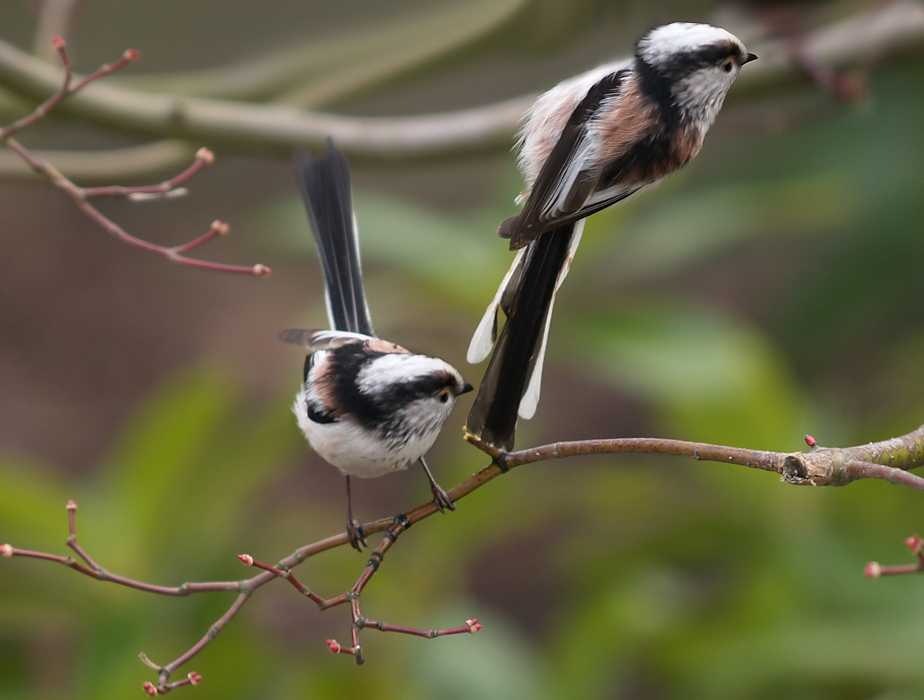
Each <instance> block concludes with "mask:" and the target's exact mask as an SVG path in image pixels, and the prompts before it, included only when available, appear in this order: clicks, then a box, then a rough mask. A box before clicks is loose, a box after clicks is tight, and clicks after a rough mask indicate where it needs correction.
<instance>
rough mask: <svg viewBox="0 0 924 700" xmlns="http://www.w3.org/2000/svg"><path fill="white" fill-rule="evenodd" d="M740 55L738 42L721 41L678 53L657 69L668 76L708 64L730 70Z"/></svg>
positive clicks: (678, 75) (686, 73)
mask: <svg viewBox="0 0 924 700" xmlns="http://www.w3.org/2000/svg"><path fill="white" fill-rule="evenodd" d="M741 55H742V54H741V47H740V46H739V45H738V44H735V43H733V42H731V41H721V42H719V43H717V44H712V45H711V46H704V47H702V48H700V49H697V50H695V51H686V52H683V53H678V54H677V55H676V56H674V57H673V58H672V59H671V60H670V61H669V62H667V63H666V64H664V65H661V66H658V71H659V72H661V73H662V74H664V75H666V76H668V77H682V76H684V75H689V74H690V73H693V72H694V71H696V70H699V69H700V68H707V67H709V66H722V68H723V69H724V70H725V71H731V69H732V64H733V63H734V62H735V60H736V59H739V58H740V57H741ZM725 61H728V63H725ZM739 62H740V61H739Z"/></svg>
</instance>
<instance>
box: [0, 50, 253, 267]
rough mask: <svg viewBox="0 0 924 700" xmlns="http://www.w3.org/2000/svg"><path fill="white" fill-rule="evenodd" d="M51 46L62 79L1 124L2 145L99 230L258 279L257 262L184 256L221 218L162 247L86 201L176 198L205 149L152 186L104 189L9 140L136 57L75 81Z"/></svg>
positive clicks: (205, 158)
mask: <svg viewBox="0 0 924 700" xmlns="http://www.w3.org/2000/svg"><path fill="white" fill-rule="evenodd" d="M54 48H55V50H56V51H57V52H58V56H59V57H60V59H61V65H62V66H63V68H64V77H63V80H62V83H61V86H60V87H59V88H58V90H57V92H55V93H54V94H53V95H52V96H51V97H49V98H48V99H46V100H45V101H44V102H43V103H42V104H40V105H39V106H38V107H36V108H35V110H34V111H33V112H32V113H31V114H28V115H26V116H25V117H23V118H21V119H19V120H17V121H16V122H14V123H12V124H10V125H9V126H7V127H4V128H0V143H3V144H5V145H6V146H7V147H8V148H9V149H10V150H11V151H13V152H14V153H16V154H17V155H18V156H19V157H20V158H21V159H22V160H23V161H24V162H25V163H26V164H27V165H28V166H29V167H30V168H32V170H34V171H35V172H37V173H38V174H40V175H42V176H44V177H45V178H47V179H48V180H49V181H51V182H52V183H53V184H54V185H55V186H57V187H58V188H59V189H61V190H62V191H64V193H65V194H67V195H68V197H70V198H71V199H72V200H73V202H74V204H75V205H76V206H77V208H78V209H80V210H81V211H82V212H83V213H84V214H86V215H87V217H89V218H90V220H91V221H93V222H95V223H96V224H97V225H99V226H100V227H101V228H102V229H103V230H105V231H107V232H108V233H109V234H110V235H112V236H114V237H115V238H117V239H119V240H120V241H122V242H123V243H126V244H128V245H131V246H133V247H135V248H140V249H141V250H145V251H148V252H150V253H154V254H155V255H160V256H162V257H164V258H166V259H168V260H170V261H171V262H174V263H177V264H178V265H185V266H188V267H197V268H201V269H205V270H212V271H215V272H231V273H237V274H247V275H257V276H258V277H266V276H268V275H269V274H270V272H271V271H270V269H269V268H268V267H266V266H265V265H260V264H257V265H252V266H249V267H247V266H242V265H226V264H222V263H215V262H209V261H206V260H199V259H197V258H190V257H188V256H187V255H186V254H187V253H188V252H189V251H191V250H193V249H194V248H198V247H199V246H201V245H202V244H203V243H206V242H208V241H210V240H211V239H213V238H215V237H216V236H219V235H224V234H225V233H227V232H228V225H227V224H225V223H223V222H221V221H215V222H213V223H212V225H211V227H210V228H209V230H208V231H207V232H206V233H205V234H203V235H202V236H200V237H199V238H196V239H194V240H192V241H190V242H188V243H185V244H183V245H179V246H173V247H167V246H160V245H157V244H155V243H150V242H148V241H145V240H142V239H140V238H136V237H135V236H132V235H131V234H129V233H128V232H127V231H125V229H123V228H122V227H121V226H119V225H118V224H116V223H115V222H114V221H112V219H110V218H109V217H107V216H106V215H105V214H103V213H102V212H101V211H100V210H99V209H97V208H96V207H95V206H93V205H92V204H91V203H90V199H92V198H94V197H124V198H126V199H130V200H135V201H141V200H148V199H163V198H169V197H177V196H182V195H184V194H185V193H186V190H185V189H183V188H181V187H179V185H181V184H182V183H184V182H186V181H187V180H189V179H190V178H191V177H193V176H194V175H195V174H196V173H198V172H199V171H200V170H202V168H203V167H205V166H206V165H209V164H211V163H212V162H213V160H214V156H213V155H212V153H211V151H209V150H208V149H206V148H202V149H199V151H198V152H197V153H196V160H195V161H194V162H193V164H192V165H190V166H189V167H188V168H186V170H184V171H183V172H181V173H180V174H179V175H177V176H175V177H172V178H170V179H169V180H165V181H164V182H161V183H159V184H157V185H146V186H141V187H122V186H118V185H114V186H109V187H78V186H77V185H75V184H74V183H73V182H72V181H71V180H69V179H68V178H67V177H65V176H64V175H63V174H62V173H61V172H60V171H59V170H58V169H57V168H55V167H54V166H53V165H51V164H50V163H49V162H48V161H46V160H43V159H42V158H39V157H38V156H36V155H35V154H33V153H32V152H31V151H30V150H29V149H28V148H26V147H25V146H23V145H22V144H21V143H20V142H19V141H18V140H17V139H15V138H13V134H16V133H18V132H20V131H22V130H23V129H27V128H29V127H30V126H33V125H35V124H37V123H38V122H40V121H41V120H42V119H44V118H45V116H46V115H47V114H48V112H49V111H51V110H52V109H54V108H55V107H56V106H57V105H59V104H60V103H61V102H62V101H63V100H64V99H66V98H67V97H70V96H71V95H73V94H74V93H76V92H78V91H79V90H81V89H83V88H84V87H86V86H87V85H89V84H90V83H92V82H94V81H95V80H98V79H99V78H101V77H103V76H104V75H108V74H110V73H114V72H115V71H118V70H120V69H122V68H124V67H125V66H126V65H128V64H129V63H131V62H133V61H136V60H138V58H139V57H140V55H141V54H140V53H139V52H138V51H136V50H134V49H129V50H128V51H126V52H125V53H124V54H123V56H122V58H121V59H119V60H118V61H115V62H114V63H109V64H106V65H104V66H102V67H100V68H99V69H97V70H96V71H95V72H94V73H91V74H90V75H88V76H86V77H85V78H83V79H82V80H79V81H78V82H77V83H73V79H74V73H73V69H72V68H71V61H70V58H69V57H68V55H67V49H66V46H65V43H64V40H63V39H62V38H60V37H56V38H55V40H54ZM72 83H73V84H72Z"/></svg>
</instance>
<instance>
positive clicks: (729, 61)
mask: <svg viewBox="0 0 924 700" xmlns="http://www.w3.org/2000/svg"><path fill="white" fill-rule="evenodd" d="M734 64H735V61H734V60H733V59H731V58H729V59H727V60H726V61H725V63H723V64H722V69H723V70H724V71H725V72H726V73H731V69H732V66H733V65H734Z"/></svg>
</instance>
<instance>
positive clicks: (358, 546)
mask: <svg viewBox="0 0 924 700" xmlns="http://www.w3.org/2000/svg"><path fill="white" fill-rule="evenodd" d="M346 531H347V537H348V538H349V539H350V546H351V547H353V549H355V550H356V551H357V552H361V551H363V547H368V546H369V544H368V543H367V542H366V538H365V537H364V536H363V529H362V528H361V527H360V526H359V523H358V522H357V521H356V520H348V521H347V527H346Z"/></svg>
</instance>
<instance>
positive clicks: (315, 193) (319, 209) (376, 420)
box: [279, 143, 472, 549]
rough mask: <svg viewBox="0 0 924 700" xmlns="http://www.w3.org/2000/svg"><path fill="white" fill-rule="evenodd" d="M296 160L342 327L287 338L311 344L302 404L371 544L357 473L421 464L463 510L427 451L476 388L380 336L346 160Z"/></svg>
mask: <svg viewBox="0 0 924 700" xmlns="http://www.w3.org/2000/svg"><path fill="white" fill-rule="evenodd" d="M296 161H297V167H298V176H299V181H300V183H301V190H302V197H303V198H304V200H305V206H306V208H307V209H308V216H309V219H310V221H311V227H312V229H313V231H314V237H315V241H316V242H317V246H318V253H319V257H320V259H321V269H322V271H323V273H324V284H325V300H326V302H327V315H328V320H329V321H330V326H331V329H332V330H287V331H283V332H282V333H281V334H280V335H279V338H280V340H284V341H286V342H290V343H295V344H297V345H301V346H304V347H306V348H308V350H309V355H308V357H307V358H306V360H305V373H304V383H303V384H302V387H301V390H300V391H299V392H298V395H297V396H296V398H295V404H294V406H293V410H294V411H295V415H296V417H297V418H298V425H299V427H301V429H302V432H304V433H305V437H306V438H307V439H308V442H309V444H310V445H311V447H312V448H314V450H315V452H317V453H318V454H319V455H321V457H323V458H324V459H325V460H326V461H327V462H329V463H330V464H332V465H333V466H335V467H337V468H338V469H339V470H340V471H341V472H342V473H343V475H344V476H345V477H346V486H347V533H348V534H349V537H350V543H351V544H352V545H353V546H354V547H355V548H356V549H361V547H362V545H364V544H365V541H364V539H363V535H362V531H361V530H360V528H359V524H358V523H357V522H356V520H354V519H353V512H352V504H351V501H350V477H351V476H356V477H360V478H372V477H377V476H382V475H384V474H388V473H390V472H393V471H397V470H399V469H407V467H408V466H409V465H411V464H412V463H414V462H420V463H421V465H422V466H423V468H424V471H425V472H426V474H427V478H428V479H429V480H430V488H431V490H432V491H433V497H434V500H435V501H436V504H437V506H438V507H439V509H440V510H441V511H442V510H443V509H444V508H449V509H450V510H454V509H455V505H454V504H453V502H452V501H451V500H450V499H449V497H448V496H447V494H446V492H445V491H443V489H441V488H440V486H439V485H438V484H437V483H436V481H435V480H434V478H433V475H432V474H431V473H430V470H429V468H428V467H427V464H426V462H424V459H423V456H424V454H425V453H426V452H427V450H429V449H430V447H431V446H432V445H433V442H434V441H435V440H436V437H437V435H439V432H440V429H441V428H442V427H443V423H444V422H445V421H446V419H447V418H448V417H449V413H450V412H451V411H452V409H453V406H455V403H456V399H457V398H458V397H459V396H460V395H461V394H464V393H465V392H467V391H471V390H472V386H471V385H470V384H467V383H466V382H465V380H463V379H462V376H461V375H460V374H459V372H458V371H457V370H456V369H455V368H453V367H452V366H451V365H449V364H448V363H446V362H444V361H443V360H440V359H438V358H435V357H429V356H427V355H417V354H414V353H411V352H409V351H408V350H405V349H404V348H402V347H400V346H398V345H395V344H394V343H389V342H388V341H386V340H382V339H380V338H377V337H376V336H375V331H374V330H373V329H372V319H371V318H370V316H369V308H368V305H367V303H366V295H365V291H364V289H363V280H362V271H361V267H360V259H359V238H358V234H357V228H356V222H355V218H354V214H353V203H352V195H351V191H350V172H349V167H348V165H347V162H346V159H345V158H344V156H343V154H342V153H341V152H340V151H338V150H337V149H336V148H335V147H334V145H333V143H330V144H329V146H328V150H327V153H326V154H325V155H323V156H322V157H320V158H317V159H311V158H310V157H308V156H307V155H306V154H304V153H297V154H296Z"/></svg>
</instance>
